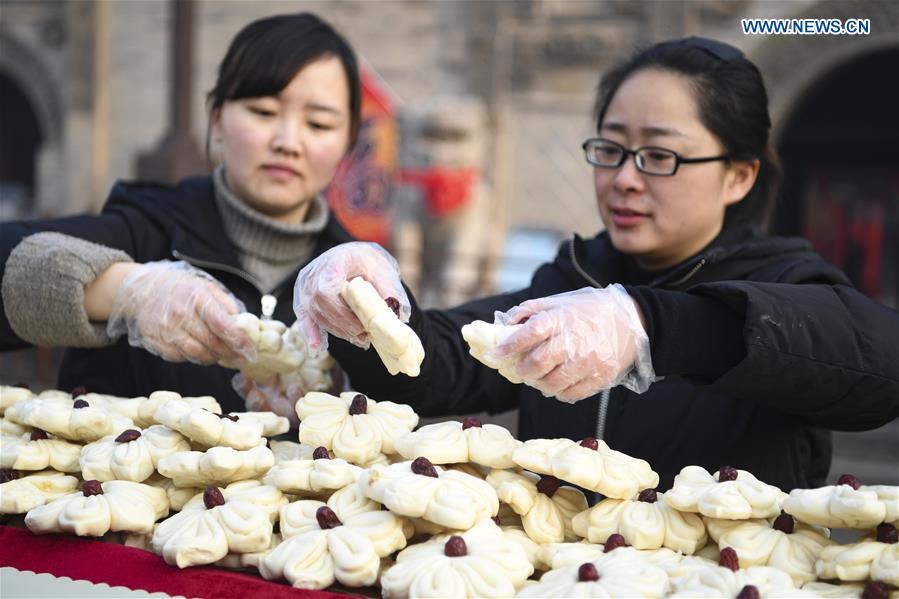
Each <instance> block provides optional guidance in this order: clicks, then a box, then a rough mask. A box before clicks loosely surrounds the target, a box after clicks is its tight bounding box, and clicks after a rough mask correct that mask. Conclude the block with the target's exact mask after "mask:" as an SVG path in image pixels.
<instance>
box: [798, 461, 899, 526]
mask: <svg viewBox="0 0 899 599" xmlns="http://www.w3.org/2000/svg"><path fill="white" fill-rule="evenodd" d="M897 490H899V487H889V486H886V485H879V486H876V487H866V486H864V485H861V484H859V482H858V479H856V478H855V477H854V476H852V475H848V474H846V475H843V476H842V477H840V482H838V483H837V484H836V485H829V486H826V487H819V488H817V489H793V490H792V491H790V495H789V497H787V499H786V501H784V511H786V512H787V513H789V514H792V515H793V516H796V518H798V519H799V520H802V521H803V522H808V523H809V524H817V525H818V526H827V527H831V528H857V529H869V528H872V527H874V526H877V525H878V524H880V523H881V522H895V521H896V520H897V519H899V516H897V511H899V499H897ZM881 496H882V498H881Z"/></svg>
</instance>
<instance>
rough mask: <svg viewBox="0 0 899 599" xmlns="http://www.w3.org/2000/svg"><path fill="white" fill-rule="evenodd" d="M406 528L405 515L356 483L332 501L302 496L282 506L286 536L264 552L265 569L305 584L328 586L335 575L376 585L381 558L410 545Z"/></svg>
mask: <svg viewBox="0 0 899 599" xmlns="http://www.w3.org/2000/svg"><path fill="white" fill-rule="evenodd" d="M404 528H405V523H404V521H403V519H402V518H400V517H398V516H396V515H394V514H392V513H390V512H387V511H383V510H381V506H380V504H378V503H376V502H374V501H370V500H369V499H367V498H366V497H365V496H364V495H362V494H361V493H360V492H359V490H358V489H357V488H356V487H347V488H345V489H343V490H341V491H338V492H336V493H334V494H333V495H332V496H331V497H330V498H329V499H328V502H327V503H326V504H325V503H322V502H320V501H314V500H302V501H297V502H294V503H291V504H289V505H287V506H285V507H284V508H283V509H282V510H281V534H282V537H283V540H282V542H281V544H280V545H278V546H277V547H276V548H275V549H274V550H272V551H271V552H270V553H268V554H267V555H266V556H265V557H263V558H262V560H261V562H260V564H259V571H260V573H261V574H262V576H263V577H265V578H268V579H279V578H285V579H287V581H288V582H290V583H291V584H292V585H293V586H295V587H297V588H303V589H323V588H325V587H328V586H330V585H332V584H333V583H334V581H335V580H337V581H338V582H340V583H341V584H343V585H346V586H350V587H361V586H368V585H372V584H374V583H375V581H376V580H377V578H378V574H379V571H380V567H381V558H383V557H386V556H388V555H390V554H391V553H393V552H394V551H396V550H397V549H402V548H403V547H405V546H406V535H405V534H404Z"/></svg>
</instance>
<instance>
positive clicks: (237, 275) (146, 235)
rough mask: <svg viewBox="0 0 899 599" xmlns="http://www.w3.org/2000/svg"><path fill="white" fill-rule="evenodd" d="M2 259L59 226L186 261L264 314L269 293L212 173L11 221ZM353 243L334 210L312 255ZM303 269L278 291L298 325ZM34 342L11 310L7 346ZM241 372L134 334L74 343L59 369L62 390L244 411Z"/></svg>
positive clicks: (3, 334)
mask: <svg viewBox="0 0 899 599" xmlns="http://www.w3.org/2000/svg"><path fill="white" fill-rule="evenodd" d="M2 231H3V235H2V242H0V260H2V264H6V260H7V258H8V257H9V254H10V252H11V251H12V250H13V248H14V247H15V246H16V245H18V243H19V241H21V240H22V238H24V237H26V236H28V235H31V234H33V233H38V232H41V231H56V232H59V233H65V234H67V235H72V236H74V237H79V238H82V239H86V240H88V241H93V242H95V243H99V244H102V245H105V246H108V247H112V248H117V249H120V250H122V251H124V252H127V253H128V254H129V255H130V256H131V257H132V258H133V259H134V260H135V262H141V263H143V262H151V261H154V260H184V261H186V262H189V263H191V264H193V265H194V266H196V267H198V268H201V269H203V270H205V271H207V272H208V273H209V274H210V275H212V276H214V277H215V278H216V279H218V280H219V281H221V282H222V283H223V284H224V285H225V287H227V288H228V289H229V290H230V291H231V292H232V293H233V294H234V295H235V296H236V297H237V298H238V299H239V300H241V301H242V302H243V303H244V305H245V306H246V308H247V310H249V311H250V312H253V313H255V314H260V312H261V301H262V296H263V293H262V291H261V290H260V289H259V286H258V284H257V283H256V282H255V281H254V280H253V277H252V276H251V275H249V274H248V273H246V272H244V271H243V269H242V268H241V267H240V263H239V261H238V258H237V254H236V252H235V249H234V246H233V244H232V243H231V241H230V240H229V239H228V237H227V236H226V234H225V229H224V225H223V224H222V219H221V216H220V214H219V211H218V207H217V205H216V202H215V197H214V190H213V184H212V179H211V178H210V177H196V178H190V179H185V180H184V181H182V182H180V183H179V184H177V185H176V186H163V185H152V184H144V183H123V182H119V183H117V184H116V185H115V186H114V187H113V189H112V191H111V192H110V195H109V198H108V199H107V202H106V205H105V206H104V207H103V210H102V212H101V213H100V214H99V215H84V216H74V217H68V218H61V219H56V220H44V221H29V222H16V223H4V225H3V227H2ZM347 241H352V238H351V237H350V235H349V234H348V233H347V232H346V231H345V230H344V229H343V227H342V226H341V225H340V224H339V223H338V222H337V220H336V219H335V218H334V216H333V214H332V215H331V217H330V218H329V220H328V223H327V225H326V227H325V229H324V231H323V232H322V234H321V235H319V238H318V240H317V242H316V245H315V248H314V250H313V252H312V254H311V256H312V257H315V256H318V255H319V254H321V253H322V252H324V251H325V250H327V249H329V248H331V247H333V246H335V245H337V244H339V243H344V242H347ZM303 266H305V264H297V271H296V272H294V273H293V274H292V275H290V276H288V277H287V278H286V279H284V281H283V282H282V283H281V284H280V285H279V286H278V287H277V288H276V289H275V291H274V292H273V293H272V295H274V296H275V297H276V298H277V300H278V303H277V306H276V308H275V312H274V314H273V318H275V319H277V320H281V321H282V322H287V323H291V322H293V321H294V320H295V319H296V317H295V316H294V314H293V308H292V296H293V283H294V280H295V279H296V275H297V272H298V271H299V270H300V268H302V267H303ZM25 346H27V343H26V342H25V341H23V340H22V339H20V338H19V337H17V336H16V335H15V333H13V331H12V329H11V328H10V325H9V320H8V319H7V317H6V314H5V313H3V314H2V319H0V350H8V349H15V348H20V347H25ZM234 374H235V371H234V370H229V369H226V368H222V367H219V366H200V365H197V364H190V363H173V362H166V361H165V360H163V359H161V358H158V357H156V356H154V355H152V354H150V353H148V352H146V351H144V350H142V349H138V348H134V347H131V346H129V345H128V340H127V337H123V338H122V339H120V340H119V341H118V342H117V343H115V344H113V345H111V346H109V347H105V348H99V349H68V350H66V352H65V356H64V358H63V362H62V366H61V368H60V372H59V388H60V389H66V390H67V389H71V388H73V387H75V386H78V385H84V386H85V387H86V388H87V389H88V390H89V391H93V392H98V393H109V394H114V395H120V396H126V397H136V396H140V395H147V394H149V393H152V392H153V391H156V390H160V389H166V390H170V391H177V392H178V393H180V394H182V395H185V396H196V395H212V396H214V397H215V398H216V399H218V401H219V403H221V404H222V408H224V409H225V410H243V409H244V404H243V400H242V399H241V398H240V396H238V395H237V393H235V392H234V390H233V389H232V387H231V378H232V377H233V376H234Z"/></svg>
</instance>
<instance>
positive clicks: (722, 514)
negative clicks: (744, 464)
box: [665, 466, 787, 520]
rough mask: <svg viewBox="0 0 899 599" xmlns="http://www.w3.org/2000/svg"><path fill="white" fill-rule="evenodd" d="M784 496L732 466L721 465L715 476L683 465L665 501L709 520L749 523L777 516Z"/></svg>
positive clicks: (703, 470)
mask: <svg viewBox="0 0 899 599" xmlns="http://www.w3.org/2000/svg"><path fill="white" fill-rule="evenodd" d="M786 496H787V495H786V493H784V492H783V491H781V490H780V489H778V488H777V487H773V486H771V485H768V484H765V483H763V482H762V481H760V480H759V479H757V478H756V477H754V476H753V475H752V474H750V473H749V472H746V471H745V470H737V469H736V468H734V467H732V466H722V467H721V469H720V470H718V472H717V473H715V475H714V476H713V475H711V474H709V473H708V471H706V470H705V468H702V467H700V466H686V467H685V468H683V469H682V470H681V471H680V474H678V475H677V476H675V477H674V486H673V487H672V488H671V490H669V491H668V492H667V493H665V502H666V503H667V504H668V505H670V506H671V507H673V508H675V509H677V510H680V511H682V512H699V513H700V514H702V515H703V516H708V517H709V518H719V519H725V520H748V519H749V518H771V517H773V516H777V515H778V514H780V505H781V503H782V502H783V500H784V499H785V498H786Z"/></svg>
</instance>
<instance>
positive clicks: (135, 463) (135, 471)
mask: <svg viewBox="0 0 899 599" xmlns="http://www.w3.org/2000/svg"><path fill="white" fill-rule="evenodd" d="M182 451H190V443H188V441H187V439H185V438H184V437H183V436H181V434H180V433H177V432H175V431H173V430H172V429H170V428H168V427H165V426H162V425H159V424H156V425H153V426H151V427H150V428H148V429H145V430H143V431H141V430H138V429H135V428H131V429H128V430H125V431H122V432H121V433H119V434H118V435H109V436H108V437H104V438H103V439H100V440H99V441H94V442H93V443H90V444H88V445H85V446H84V449H83V450H82V451H81V460H80V463H81V471H82V475H83V476H84V478H85V479H96V480H99V481H107V480H130V481H133V482H136V483H139V482H143V481H145V480H147V478H149V477H150V475H151V474H153V473H154V472H155V471H156V466H157V464H159V461H160V460H161V459H163V458H165V457H167V456H170V455H172V454H173V453H177V452H182Z"/></svg>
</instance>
